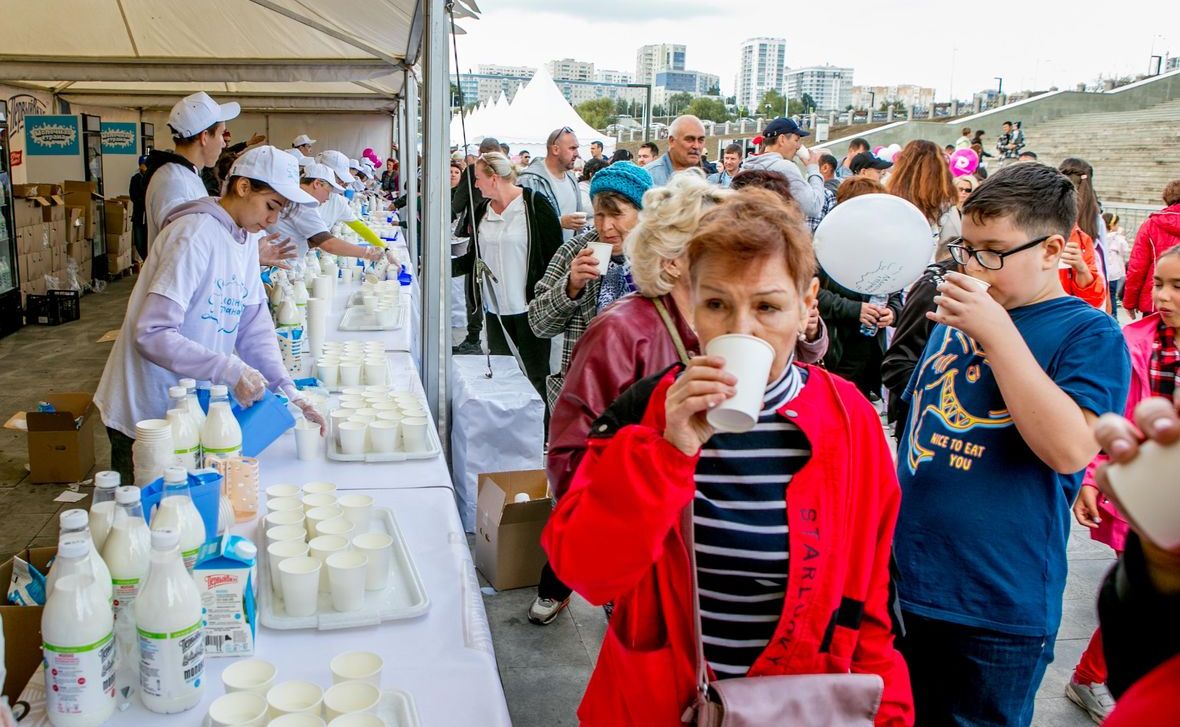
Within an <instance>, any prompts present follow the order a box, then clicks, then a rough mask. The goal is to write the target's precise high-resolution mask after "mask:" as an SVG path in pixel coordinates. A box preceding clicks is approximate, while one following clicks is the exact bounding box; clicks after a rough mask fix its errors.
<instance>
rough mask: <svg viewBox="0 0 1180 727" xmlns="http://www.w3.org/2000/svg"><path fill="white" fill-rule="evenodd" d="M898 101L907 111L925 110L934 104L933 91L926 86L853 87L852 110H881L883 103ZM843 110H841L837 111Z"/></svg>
mask: <svg viewBox="0 0 1180 727" xmlns="http://www.w3.org/2000/svg"><path fill="white" fill-rule="evenodd" d="M897 101H900V102H901V104H902V105H903V106H905V107H906V108H907V109H909V108H917V109H925V108H927V107H928V106H930V104H932V103H934V89H933V88H929V87H927V86H915V85H913V84H902V85H898V86H853V87H852V93H851V100H850V101H849V102H848V103H850V104H852V108H854V109H868V108H869V107H870V106H872V107H873V108H874V109H879V108H881V104H883V103H890V104H892V103H894V102H897ZM839 110H841V111H842V110H843V109H839Z"/></svg>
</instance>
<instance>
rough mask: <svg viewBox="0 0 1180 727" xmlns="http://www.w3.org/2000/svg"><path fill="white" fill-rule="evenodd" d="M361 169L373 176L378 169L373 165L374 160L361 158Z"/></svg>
mask: <svg viewBox="0 0 1180 727" xmlns="http://www.w3.org/2000/svg"><path fill="white" fill-rule="evenodd" d="M361 171H362V172H364V173H365V174H366V175H368V176H370V177H371V176H373V173H374V172H376V171H377V167H375V166H373V162H371V161H369V160H368V159H361Z"/></svg>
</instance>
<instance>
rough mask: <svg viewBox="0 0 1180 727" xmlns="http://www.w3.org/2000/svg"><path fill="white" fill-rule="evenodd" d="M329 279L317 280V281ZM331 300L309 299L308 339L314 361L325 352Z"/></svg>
mask: <svg viewBox="0 0 1180 727" xmlns="http://www.w3.org/2000/svg"><path fill="white" fill-rule="evenodd" d="M320 280H327V278H316V281H317V282H318V281H320ZM330 300H331V299H330V298H319V297H316V298H308V299H307V338H308V344H309V346H310V348H311V356H312V359H313V360H314V359H318V358H319V357H320V355H321V353H322V352H323V350H324V334H325V333H327V330H328V303H329V301H330Z"/></svg>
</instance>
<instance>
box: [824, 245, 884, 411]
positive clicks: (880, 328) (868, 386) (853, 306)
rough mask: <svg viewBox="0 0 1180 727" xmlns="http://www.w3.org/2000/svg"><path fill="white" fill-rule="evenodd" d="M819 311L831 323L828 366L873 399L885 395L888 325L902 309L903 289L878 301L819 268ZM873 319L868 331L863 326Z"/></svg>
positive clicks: (825, 362) (829, 325) (825, 363)
mask: <svg viewBox="0 0 1180 727" xmlns="http://www.w3.org/2000/svg"><path fill="white" fill-rule="evenodd" d="M819 281H820V283H819V284H820V290H819V314H820V317H821V318H823V320H824V323H826V324H827V325H828V352H827V354H826V355H825V356H824V366H825V367H826V368H827V369H828V370H829V371H831V372H832V373H834V374H839V375H840V376H843V377H844V378H846V379H848V380H849V381H851V382H852V383H854V384H856V388H858V389H860V391H861V393H862V394H864V395H865V396H866V397H868V398H869V400H870V401H879V400H880V399H881V394H880V390H881V360H882V359H883V358H884V356H885V329H886V328H887V327H889V326H892V325H893V324H894V322H895V321H896V320H897V316H898V314H899V313H901V293H900V292H898V293H894V294H893V295H891V296H889V300H888V301H887V302H886V304H885V305H877V304H875V303H873V302H871V301H870V300H869V296H867V295H862V294H860V293H856V292H854V291H851V290H849V289H848V288H845V287H844V286H842V285H840V284H839V283H837V282H836V281H835V280H832V279H831V278H830V277H829V276H828V274H827V273H826V272H825V271H824V270H823V269H822V268H821V269H820V271H819ZM870 323H872V324H873V326H874V327H875V331H874V332H873V333H872V334H871V335H867V336H866V335H864V334H863V333H862V332H861V327H862V326H865V325H868V324H870Z"/></svg>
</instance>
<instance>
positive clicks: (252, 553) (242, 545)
mask: <svg viewBox="0 0 1180 727" xmlns="http://www.w3.org/2000/svg"><path fill="white" fill-rule="evenodd" d="M234 554H235V555H237V556H238V557H239V558H241V559H242V560H254V559H255V558H256V557H258V547H257V546H256V545H254V543H251V542H250V541H249V540H240V541H238V543H237V544H236V545H234Z"/></svg>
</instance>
